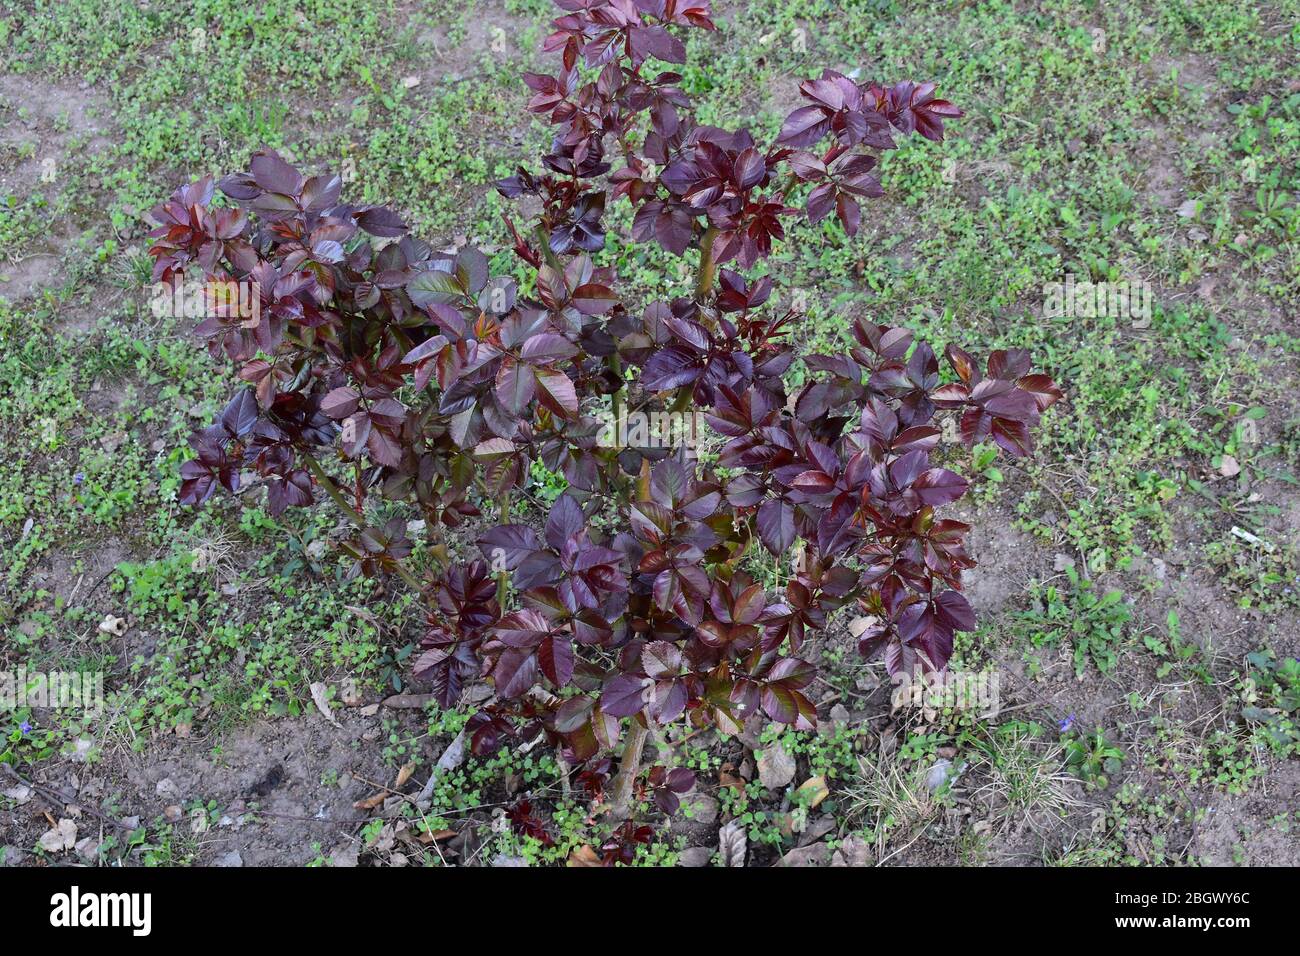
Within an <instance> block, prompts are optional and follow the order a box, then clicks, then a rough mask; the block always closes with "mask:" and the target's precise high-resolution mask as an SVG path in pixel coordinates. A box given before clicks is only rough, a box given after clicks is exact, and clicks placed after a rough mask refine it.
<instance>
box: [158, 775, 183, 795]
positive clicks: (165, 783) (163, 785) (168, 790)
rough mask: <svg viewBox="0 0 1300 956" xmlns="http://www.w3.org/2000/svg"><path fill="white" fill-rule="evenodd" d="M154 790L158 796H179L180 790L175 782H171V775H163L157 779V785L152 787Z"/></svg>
mask: <svg viewBox="0 0 1300 956" xmlns="http://www.w3.org/2000/svg"><path fill="white" fill-rule="evenodd" d="M154 792H155V793H156V794H158V796H160V797H176V796H180V790H179V789H178V788H177V786H176V784H175V783H173V782H172V778H171V777H164V778H163V779H161V780H159V781H158V785H157V786H155V787H154Z"/></svg>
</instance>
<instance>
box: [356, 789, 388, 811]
mask: <svg viewBox="0 0 1300 956" xmlns="http://www.w3.org/2000/svg"><path fill="white" fill-rule="evenodd" d="M387 799H388V794H386V793H376V794H374V795H372V796H369V797H366V799H364V800H358V801H357V802H356V803H354V804H352V809H353V810H373V809H374V808H375V807H377V806H379V805H380V804H381V803H383V802H384V801H385V800H387Z"/></svg>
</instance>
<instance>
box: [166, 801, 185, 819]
mask: <svg viewBox="0 0 1300 956" xmlns="http://www.w3.org/2000/svg"><path fill="white" fill-rule="evenodd" d="M183 815H184V812H183V811H182V810H181V808H180V804H178V803H173V804H171V805H170V806H166V807H163V816H164V817H166V818H167V822H168V823H180V821H181V817H182V816H183Z"/></svg>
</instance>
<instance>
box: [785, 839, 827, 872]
mask: <svg viewBox="0 0 1300 956" xmlns="http://www.w3.org/2000/svg"><path fill="white" fill-rule="evenodd" d="M830 858H831V848H830V847H829V846H827V845H826V844H825V843H813V844H811V845H810V846H799V847H795V848H794V849H793V850H791V851H790V852H789V853H787V854H786V855H785V856H783V857H781V863H780V865H781V866H825V865H826V864H827V863H828V862H830Z"/></svg>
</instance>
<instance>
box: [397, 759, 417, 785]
mask: <svg viewBox="0 0 1300 956" xmlns="http://www.w3.org/2000/svg"><path fill="white" fill-rule="evenodd" d="M413 773H415V761H411V762H410V763H404V764H402V767H401V769H400V770H398V771H397V780H396V782H394V784H393V789H394V790H401V789H402V787H403V786H404V785H405V784H406V781H408V780H410V779H411V775H412V774H413Z"/></svg>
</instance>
